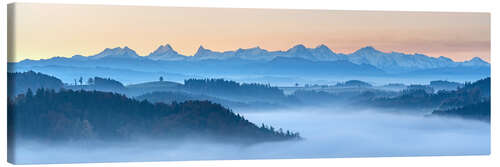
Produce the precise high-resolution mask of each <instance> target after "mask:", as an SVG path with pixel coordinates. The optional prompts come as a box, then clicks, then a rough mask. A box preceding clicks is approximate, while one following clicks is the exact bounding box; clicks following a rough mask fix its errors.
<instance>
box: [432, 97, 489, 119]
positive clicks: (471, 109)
mask: <svg viewBox="0 0 500 167" xmlns="http://www.w3.org/2000/svg"><path fill="white" fill-rule="evenodd" d="M432 115H439V116H449V117H461V118H468V119H477V120H481V121H486V122H490V119H491V118H490V116H491V102H490V100H485V101H483V102H479V103H475V104H470V105H465V106H463V107H458V108H454V109H448V110H435V111H433V112H432Z"/></svg>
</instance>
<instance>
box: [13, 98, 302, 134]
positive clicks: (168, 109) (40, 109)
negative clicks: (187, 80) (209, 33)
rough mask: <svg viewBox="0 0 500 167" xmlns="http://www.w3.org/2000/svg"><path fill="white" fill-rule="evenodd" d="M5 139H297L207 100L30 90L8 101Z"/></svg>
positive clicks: (287, 132)
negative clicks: (155, 100) (176, 100)
mask: <svg viewBox="0 0 500 167" xmlns="http://www.w3.org/2000/svg"><path fill="white" fill-rule="evenodd" d="M8 123H9V132H8V134H9V137H26V138H38V139H41V140H46V141H59V140H66V141H70V140H79V139H85V140H88V139H99V140H116V139H118V140H129V139H134V137H151V138H157V139H158V138H160V139H163V138H165V139H181V138H189V137H193V136H197V137H194V138H197V139H199V138H200V136H203V137H202V139H203V138H210V137H213V138H214V139H215V140H216V141H220V142H227V141H235V142H244V143H254V142H264V141H278V140H288V139H298V138H300V137H299V134H298V133H291V132H289V131H286V132H283V131H282V130H281V129H280V130H279V131H277V130H275V128H273V127H271V126H265V125H262V126H260V127H258V126H256V125H255V124H253V123H251V122H249V121H248V120H246V119H245V118H243V117H242V116H240V115H238V114H235V113H233V112H232V111H231V110H229V109H226V108H224V107H222V106H221V105H219V104H214V103H211V102H209V101H186V102H182V103H172V104H164V103H155V104H153V103H150V102H148V101H145V100H144V101H138V100H134V99H130V98H128V97H126V96H124V95H119V94H115V93H109V92H99V91H83V90H79V91H73V90H61V91H57V92H56V91H54V90H46V89H38V90H37V91H36V93H32V92H31V91H29V92H28V93H26V94H21V95H19V96H17V97H16V98H14V99H10V100H9V102H8Z"/></svg>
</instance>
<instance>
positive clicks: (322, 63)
mask: <svg viewBox="0 0 500 167" xmlns="http://www.w3.org/2000/svg"><path fill="white" fill-rule="evenodd" d="M8 70H9V72H23V71H29V70H33V71H37V72H43V73H48V74H52V75H54V76H57V77H59V78H61V79H62V80H63V81H65V82H73V80H74V78H75V77H80V76H83V77H91V76H102V77H112V78H117V79H118V80H120V81H122V82H124V83H136V82H140V81H142V80H144V79H146V80H152V79H155V78H158V76H165V75H166V74H167V73H168V75H169V78H170V79H175V80H178V81H182V80H184V79H188V78H192V76H201V77H206V76H211V77H214V76H218V77H228V76H236V77H238V76H239V77H246V78H248V77H262V76H268V77H269V76H271V77H272V76H278V77H289V78H304V77H309V78H325V79H332V78H339V77H344V78H345V77H347V78H352V79H355V78H359V77H391V78H406V79H408V78H413V79H423V78H426V79H433V80H436V79H453V80H475V79H479V78H484V77H487V76H489V75H490V64H489V63H488V62H485V61H484V60H482V59H481V58H478V57H475V58H472V59H471V60H468V61H463V62H457V61H453V60H452V59H450V58H447V57H437V58H436V57H430V56H426V55H423V54H405V53H399V52H382V51H379V50H377V49H375V48H373V47H371V46H367V47H364V48H361V49H359V50H357V51H355V52H353V53H349V54H344V53H336V52H334V51H332V50H331V49H330V48H328V47H327V46H326V45H319V46H317V47H314V48H307V47H305V46H304V45H301V44H299V45H295V46H293V47H292V48H290V49H288V50H285V51H268V50H265V49H262V48H260V47H253V48H247V49H242V48H240V49H236V50H230V51H223V52H218V51H212V50H210V49H206V48H204V47H203V46H200V47H199V48H198V51H197V52H196V53H195V54H194V55H192V56H186V55H182V54H180V53H178V52H177V51H175V50H174V49H173V47H172V46H170V45H169V44H166V45H162V46H159V47H158V48H157V49H156V50H154V51H153V52H151V53H149V54H148V55H146V56H141V55H139V54H137V53H136V52H135V51H134V50H133V49H130V48H129V47H126V46H125V47H116V48H106V49H104V50H103V51H101V52H100V53H97V54H95V55H90V56H82V55H74V56H72V57H70V58H66V57H52V58H49V59H41V60H29V59H26V60H23V61H20V62H17V63H9V64H8ZM177 76H178V77H177ZM190 76H191V77H190ZM172 77H176V78H172ZM429 77H431V78H429ZM265 82H269V81H267V80H266V81H265ZM290 82H296V81H295V79H292V80H290Z"/></svg>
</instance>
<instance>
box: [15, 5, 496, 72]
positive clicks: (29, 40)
mask: <svg viewBox="0 0 500 167" xmlns="http://www.w3.org/2000/svg"><path fill="white" fill-rule="evenodd" d="M11 14H13V16H14V18H15V19H13V20H15V21H14V22H13V23H14V24H12V25H13V27H15V30H14V33H13V35H14V37H15V38H14V39H15V40H14V41H13V44H14V45H13V46H14V49H13V50H12V51H13V52H11V53H12V54H13V56H12V55H11V56H10V57H9V59H8V61H10V62H13V61H20V60H24V59H27V58H29V59H44V58H50V57H54V56H61V57H71V56H73V55H75V54H81V55H84V56H89V55H93V54H97V53H98V52H100V51H102V50H103V49H104V48H114V47H119V46H120V47H123V46H128V47H129V48H131V49H134V50H135V51H136V52H137V53H138V54H139V55H141V56H145V55H147V54H149V53H150V52H152V51H154V50H155V49H156V48H158V46H160V45H164V44H167V43H168V44H170V45H172V47H173V48H174V49H175V50H177V51H178V52H180V53H181V54H185V55H193V54H194V53H195V52H196V50H197V49H198V47H199V46H200V45H203V46H204V47H205V48H207V49H211V50H214V51H224V50H235V49H237V48H251V47H255V46H260V47H261V48H263V49H267V50H286V49H288V48H290V47H292V46H293V45H296V44H304V45H305V46H306V47H316V46H317V45H319V44H325V45H327V46H328V47H329V48H330V49H332V50H333V51H334V52H341V53H351V52H354V51H355V50H357V49H359V48H361V47H364V46H368V45H369V46H373V47H375V48H376V49H379V50H381V51H385V52H391V51H397V52H405V53H423V54H426V55H428V56H433V57H439V56H446V57H449V58H452V59H454V60H456V61H464V60H468V59H471V58H473V57H480V58H482V59H483V60H486V61H488V62H489V61H490V15H489V14H488V13H429V12H373V11H328V10H283V9H275V10H272V9H221V8H178V7H175V8H174V7H144V6H142V7H139V6H102V5H54V4H26V3H21V4H19V3H18V4H16V5H15V7H14V12H13V13H11ZM11 21H12V20H11Z"/></svg>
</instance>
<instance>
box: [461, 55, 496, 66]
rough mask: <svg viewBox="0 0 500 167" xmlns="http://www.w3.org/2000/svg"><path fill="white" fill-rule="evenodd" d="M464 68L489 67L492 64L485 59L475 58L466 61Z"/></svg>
mask: <svg viewBox="0 0 500 167" xmlns="http://www.w3.org/2000/svg"><path fill="white" fill-rule="evenodd" d="M463 65H464V66H489V65H490V63H488V62H486V61H484V60H483V59H481V58H479V57H474V58H472V59H470V60H467V61H464V62H463Z"/></svg>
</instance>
